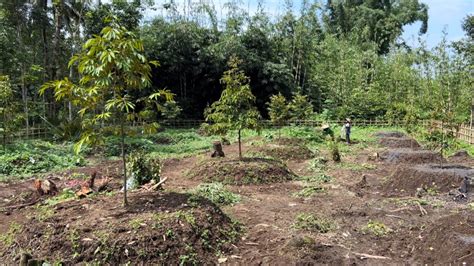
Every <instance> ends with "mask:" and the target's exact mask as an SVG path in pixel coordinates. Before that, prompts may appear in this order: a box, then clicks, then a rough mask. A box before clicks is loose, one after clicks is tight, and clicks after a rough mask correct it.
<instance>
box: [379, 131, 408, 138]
mask: <svg viewBox="0 0 474 266" xmlns="http://www.w3.org/2000/svg"><path fill="white" fill-rule="evenodd" d="M374 136H376V137H378V138H406V137H408V136H407V134H405V133H403V132H399V131H381V132H377V133H375V134H374Z"/></svg>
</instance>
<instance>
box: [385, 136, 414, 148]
mask: <svg viewBox="0 0 474 266" xmlns="http://www.w3.org/2000/svg"><path fill="white" fill-rule="evenodd" d="M379 144H380V145H382V146H384V147H387V148H410V149H419V148H420V147H421V146H420V144H419V143H418V142H417V141H416V140H414V139H412V138H398V137H385V138H380V139H379Z"/></svg>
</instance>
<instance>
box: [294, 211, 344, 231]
mask: <svg viewBox="0 0 474 266" xmlns="http://www.w3.org/2000/svg"><path fill="white" fill-rule="evenodd" d="M293 227H294V228H296V229H303V230H308V231H312V232H319V233H323V234H324V233H327V232H329V231H331V230H334V229H335V228H336V227H337V226H336V224H335V223H334V221H331V220H330V219H328V218H325V217H318V216H315V215H312V214H308V213H300V214H298V216H296V222H295V223H294V224H293Z"/></svg>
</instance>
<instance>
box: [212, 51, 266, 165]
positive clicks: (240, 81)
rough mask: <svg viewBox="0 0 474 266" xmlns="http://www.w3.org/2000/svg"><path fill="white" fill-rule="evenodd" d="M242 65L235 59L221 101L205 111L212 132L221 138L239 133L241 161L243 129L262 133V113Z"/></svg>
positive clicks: (228, 71) (223, 80) (227, 74)
mask: <svg viewBox="0 0 474 266" xmlns="http://www.w3.org/2000/svg"><path fill="white" fill-rule="evenodd" d="M241 62H242V61H241V60H239V59H238V58H236V57H232V58H231V59H230V60H229V62H228V66H229V70H227V71H225V72H224V75H223V76H222V79H221V82H222V83H223V84H224V85H225V86H226V87H225V89H224V90H223V91H222V94H221V98H220V99H219V101H217V102H214V103H213V104H212V105H211V106H210V107H209V108H207V109H206V111H205V113H204V115H205V116H206V121H208V122H211V123H212V124H211V125H210V126H209V129H210V130H211V131H212V132H214V133H218V134H226V133H227V131H229V130H231V129H232V130H237V131H238V132H239V139H238V141H239V157H240V158H241V159H242V153H241V149H240V147H241V138H240V132H241V131H242V130H244V129H253V130H257V131H258V130H260V124H259V120H260V118H261V117H260V113H259V112H258V110H257V108H256V107H255V96H254V95H253V94H252V91H251V90H250V85H249V79H248V77H246V76H245V73H244V72H243V71H242V70H240V69H239V64H240V63H241Z"/></svg>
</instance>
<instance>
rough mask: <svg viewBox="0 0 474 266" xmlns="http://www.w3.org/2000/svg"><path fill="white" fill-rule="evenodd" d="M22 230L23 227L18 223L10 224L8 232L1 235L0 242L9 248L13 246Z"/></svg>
mask: <svg viewBox="0 0 474 266" xmlns="http://www.w3.org/2000/svg"><path fill="white" fill-rule="evenodd" d="M22 228H23V227H22V226H21V225H20V224H18V223H15V222H12V223H10V227H9V228H8V231H7V232H6V233H5V234H3V235H0V242H2V243H3V244H4V245H5V246H7V247H9V246H11V245H12V244H13V242H14V240H15V238H16V235H17V234H18V233H20V231H21V230H22Z"/></svg>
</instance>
